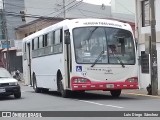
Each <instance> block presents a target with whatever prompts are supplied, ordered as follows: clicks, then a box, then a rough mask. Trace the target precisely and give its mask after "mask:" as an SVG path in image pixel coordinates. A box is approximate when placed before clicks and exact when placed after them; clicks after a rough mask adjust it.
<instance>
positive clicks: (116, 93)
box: [110, 90, 121, 98]
mask: <svg viewBox="0 0 160 120" xmlns="http://www.w3.org/2000/svg"><path fill="white" fill-rule="evenodd" d="M110 93H111V95H112V97H115V98H118V97H119V96H120V95H121V90H111V91H110Z"/></svg>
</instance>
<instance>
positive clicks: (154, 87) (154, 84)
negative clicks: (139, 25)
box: [149, 0, 158, 95]
mask: <svg viewBox="0 0 160 120" xmlns="http://www.w3.org/2000/svg"><path fill="white" fill-rule="evenodd" d="M154 2H155V0H149V5H150V12H151V20H150V26H151V42H150V43H151V45H150V47H151V48H150V68H151V69H150V71H151V91H152V95H158V77H157V76H158V75H157V50H156V30H155V25H156V20H155V6H154V5H155V4H154Z"/></svg>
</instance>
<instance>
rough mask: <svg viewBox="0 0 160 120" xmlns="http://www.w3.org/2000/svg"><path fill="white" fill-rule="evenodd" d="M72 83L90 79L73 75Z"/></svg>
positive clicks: (85, 81) (88, 81)
mask: <svg viewBox="0 0 160 120" xmlns="http://www.w3.org/2000/svg"><path fill="white" fill-rule="evenodd" d="M72 82H73V83H90V80H88V79H86V78H81V77H75V78H73V79H72Z"/></svg>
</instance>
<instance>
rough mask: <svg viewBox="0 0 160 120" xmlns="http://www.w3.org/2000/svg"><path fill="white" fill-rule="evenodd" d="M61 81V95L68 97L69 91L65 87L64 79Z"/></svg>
mask: <svg viewBox="0 0 160 120" xmlns="http://www.w3.org/2000/svg"><path fill="white" fill-rule="evenodd" d="M59 82H60V84H59V85H60V86H59V88H60V93H61V96H62V97H64V98H67V97H68V96H69V91H68V90H65V89H64V87H63V83H62V80H60V81H59Z"/></svg>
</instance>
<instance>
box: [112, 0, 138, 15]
mask: <svg viewBox="0 0 160 120" xmlns="http://www.w3.org/2000/svg"><path fill="white" fill-rule="evenodd" d="M111 10H112V12H113V13H123V14H135V0H112V1H111Z"/></svg>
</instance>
